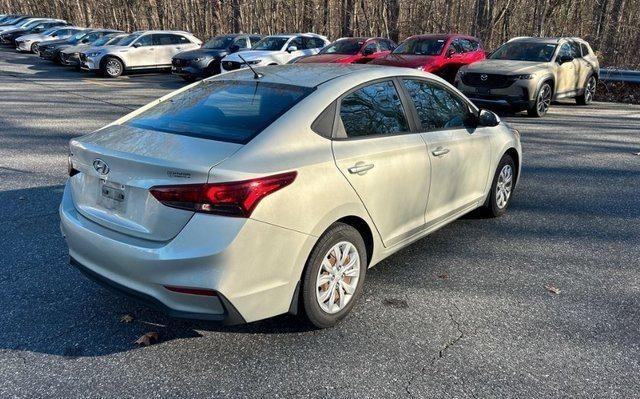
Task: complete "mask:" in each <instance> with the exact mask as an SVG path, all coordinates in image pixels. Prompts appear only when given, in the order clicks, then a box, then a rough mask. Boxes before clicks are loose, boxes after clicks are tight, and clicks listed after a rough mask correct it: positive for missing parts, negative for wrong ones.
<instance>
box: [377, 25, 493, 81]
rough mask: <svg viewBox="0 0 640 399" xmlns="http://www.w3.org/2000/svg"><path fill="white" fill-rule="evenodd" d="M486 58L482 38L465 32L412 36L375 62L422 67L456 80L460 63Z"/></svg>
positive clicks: (450, 79) (427, 70)
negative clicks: (463, 33) (462, 33)
mask: <svg viewBox="0 0 640 399" xmlns="http://www.w3.org/2000/svg"><path fill="white" fill-rule="evenodd" d="M485 58H486V55H485V52H484V49H483V48H482V43H481V42H480V39H478V38H475V37H473V36H465V35H418V36H411V37H409V38H407V39H406V40H405V41H403V42H402V43H400V45H399V46H398V47H397V48H396V49H395V50H394V51H393V52H392V53H391V54H389V55H387V56H386V57H384V58H379V59H377V60H374V61H372V62H371V63H372V64H377V65H391V66H401V67H408V68H416V69H421V70H423V71H425V72H431V73H434V74H436V75H439V76H441V77H443V78H444V79H446V80H448V81H449V82H453V80H454V79H455V77H456V73H457V72H458V69H460V67H461V66H463V65H467V64H471V63H473V62H476V61H480V60H484V59H485Z"/></svg>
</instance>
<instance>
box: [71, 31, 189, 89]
mask: <svg viewBox="0 0 640 399" xmlns="http://www.w3.org/2000/svg"><path fill="white" fill-rule="evenodd" d="M201 44H202V41H201V40H200V39H198V38H197V37H195V36H193V35H192V34H191V33H188V32H183V31H139V32H134V33H132V34H131V35H129V37H127V38H124V39H122V41H121V42H120V43H118V45H116V46H109V47H103V48H101V49H94V50H90V51H86V52H83V53H81V54H80V62H81V68H82V69H85V70H90V71H94V72H100V73H102V74H103V75H104V76H106V77H109V78H116V77H118V76H120V75H122V73H123V72H124V71H125V70H132V69H167V70H171V59H172V58H173V56H174V55H176V54H178V53H180V52H182V51H187V50H194V49H197V48H199V47H200V45H201Z"/></svg>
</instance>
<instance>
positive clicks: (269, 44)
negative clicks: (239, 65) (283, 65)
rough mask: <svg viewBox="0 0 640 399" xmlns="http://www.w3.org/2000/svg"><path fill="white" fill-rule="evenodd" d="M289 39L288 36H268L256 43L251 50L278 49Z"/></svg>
mask: <svg viewBox="0 0 640 399" xmlns="http://www.w3.org/2000/svg"><path fill="white" fill-rule="evenodd" d="M287 40H289V38H288V37H281V36H268V37H265V38H264V39H262V40H260V41H259V42H258V43H256V44H255V45H254V46H253V47H251V50H267V51H279V50H281V49H282V47H283V46H284V45H285V43H286V42H287Z"/></svg>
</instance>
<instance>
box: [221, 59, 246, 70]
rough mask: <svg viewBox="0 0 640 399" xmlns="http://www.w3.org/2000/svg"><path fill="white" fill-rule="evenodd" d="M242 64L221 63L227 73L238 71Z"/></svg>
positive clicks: (233, 62) (232, 62)
mask: <svg viewBox="0 0 640 399" xmlns="http://www.w3.org/2000/svg"><path fill="white" fill-rule="evenodd" d="M241 66H242V64H241V63H240V62H237V61H222V67H223V68H224V69H225V70H227V71H235V70H236V69H240V67H241Z"/></svg>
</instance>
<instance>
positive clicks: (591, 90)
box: [576, 75, 597, 105]
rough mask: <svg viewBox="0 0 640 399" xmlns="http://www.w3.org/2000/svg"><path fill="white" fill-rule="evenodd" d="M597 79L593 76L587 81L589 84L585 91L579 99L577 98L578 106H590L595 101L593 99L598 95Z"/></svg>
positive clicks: (586, 85)
mask: <svg viewBox="0 0 640 399" xmlns="http://www.w3.org/2000/svg"><path fill="white" fill-rule="evenodd" d="M596 85H597V80H596V77H595V76H593V75H591V76H589V79H587V83H586V84H585V86H584V91H583V92H582V94H580V95H579V96H578V97H576V103H578V105H589V104H591V101H593V97H595V95H596Z"/></svg>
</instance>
